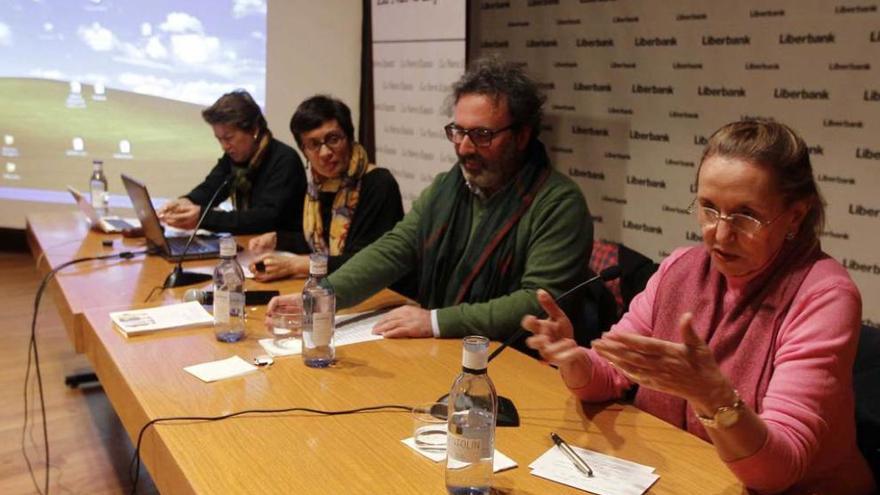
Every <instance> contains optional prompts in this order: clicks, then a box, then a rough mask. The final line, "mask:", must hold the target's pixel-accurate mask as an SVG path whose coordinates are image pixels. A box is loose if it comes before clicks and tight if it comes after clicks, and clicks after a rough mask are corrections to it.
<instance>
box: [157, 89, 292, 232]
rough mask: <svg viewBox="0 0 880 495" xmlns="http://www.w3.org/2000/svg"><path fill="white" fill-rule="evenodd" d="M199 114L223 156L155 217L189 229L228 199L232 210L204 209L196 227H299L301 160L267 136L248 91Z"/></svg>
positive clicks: (264, 229)
mask: <svg viewBox="0 0 880 495" xmlns="http://www.w3.org/2000/svg"><path fill="white" fill-rule="evenodd" d="M202 118H204V119H205V122H207V123H208V124H209V125H210V126H211V129H212V130H213V131H214V136H215V137H216V138H217V141H218V142H219V143H220V146H221V147H222V148H223V156H222V157H220V159H219V160H218V161H217V164H216V165H215V166H214V168H213V169H211V172H210V173H209V174H208V176H207V177H205V180H204V181H203V182H202V183H201V184H199V185H198V186H196V187H195V189H193V190H192V191H190V192H189V194H187V195H186V196H183V197H181V198H178V199H176V200H173V201H169V202H168V203H165V204H164V205H162V207H161V208H159V212H158V213H159V217H160V218H161V219H162V220H163V221H164V222H165V223H166V224H168V225H171V226H172V227H177V228H181V229H192V228H195V226H196V223H197V222H198V219H199V217H200V216H201V213H202V211H203V209H204V208H208V209H211V208H213V207H215V206H216V205H218V204H219V203H222V202H223V201H225V200H226V199H227V198H230V199H231V200H232V206H233V211H220V210H210V211H208V213H207V215H206V216H205V220H204V222H202V228H205V229H208V230H213V231H217V232H230V233H233V234H258V233H263V232H270V231H273V230H279V229H296V228H299V225H300V224H299V219H298V217H299V215H300V212H301V209H300V208H301V207H302V198H303V195H304V194H305V190H306V177H305V171H304V170H303V165H302V161H301V160H300V159H299V155H297V154H296V151H294V150H293V148H291V147H290V146H288V145H286V144H284V143H282V142H281V141H278V140H277V139H275V138H273V137H272V132H271V131H270V130H269V128H268V127H267V126H266V119H265V118H264V117H263V113H262V111H260V107H259V105H257V103H256V102H255V101H254V99H253V98H252V97H251V95H250V94H248V93H247V92H246V91H243V90H238V91H233V92H231V93H227V94H225V95H223V96H221V97H220V99H218V100H217V101H216V102H215V103H214V104H213V105H211V106H210V107H208V108H206V109H205V110H204V111H202ZM218 190H219V192H218ZM215 193H216V197H215ZM212 197H214V201H213V202H212V203H211V204H210V205H209V204H208V202H209V201H211V198H212Z"/></svg>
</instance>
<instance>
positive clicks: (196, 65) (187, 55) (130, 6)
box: [0, 0, 266, 105]
mask: <svg viewBox="0 0 880 495" xmlns="http://www.w3.org/2000/svg"><path fill="white" fill-rule="evenodd" d="M0 59H2V60H3V63H2V64H0V77H19V78H21V77H32V78H42V79H52V80H59V81H77V82H80V83H82V84H103V85H104V87H106V88H107V89H118V90H124V91H132V92H136V93H140V94H145V95H151V96H160V97H163V98H169V99H174V100H178V101H183V102H189V103H195V104H200V105H208V104H211V103H212V102H214V101H215V100H216V99H217V97H218V96H219V95H221V94H223V93H225V92H228V91H230V90H232V89H235V88H244V89H246V90H248V91H249V92H250V93H251V94H252V95H253V96H254V98H255V99H256V100H257V101H258V102H259V103H260V104H261V105H262V104H264V102H265V73H266V70H265V59H266V0H201V1H195V0H190V1H184V2H181V1H179V0H175V1H171V0H0Z"/></svg>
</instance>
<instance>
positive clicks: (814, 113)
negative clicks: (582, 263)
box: [469, 0, 880, 326]
mask: <svg viewBox="0 0 880 495" xmlns="http://www.w3.org/2000/svg"><path fill="white" fill-rule="evenodd" d="M470 16H471V17H470V19H471V31H470V33H469V35H470V47H471V55H472V57H479V56H482V55H487V54H491V53H497V54H499V55H500V56H501V57H503V58H505V59H507V60H511V61H514V62H516V63H518V64H521V65H522V66H523V67H524V68H525V69H526V70H527V71H528V72H529V73H530V74H531V75H532V76H533V77H535V78H536V79H537V80H538V81H539V82H540V85H541V87H542V89H543V90H544V91H545V93H546V94H547V97H548V100H547V105H546V116H545V117H546V118H545V128H544V129H543V132H542V138H543V139H544V141H545V144H547V146H548V149H549V151H550V154H551V158H552V160H553V162H554V164H555V166H556V167H557V169H559V170H560V171H564V172H565V173H567V174H568V175H569V176H570V177H572V178H573V179H574V180H575V181H576V182H578V184H580V186H581V189H582V190H583V192H584V195H585V196H586V198H587V201H588V203H589V205H590V210H591V212H592V213H593V214H594V218H593V221H594V223H595V227H596V236H597V238H603V239H608V240H613V241H617V242H623V243H624V244H626V245H628V246H631V247H632V248H634V249H636V250H638V251H641V252H643V253H645V254H646V255H648V256H650V257H652V258H654V259H655V260H660V259H661V258H663V257H665V256H666V255H668V254H669V252H671V250H672V249H674V248H675V247H677V246H681V245H686V244H689V243H694V242H699V241H700V240H701V237H700V229H699V227H698V225H697V222H696V220H695V218H694V217H693V216H692V215H689V214H688V212H687V208H688V205H689V204H690V203H691V201H692V200H693V198H694V193H695V188H694V179H695V172H696V167H697V165H699V160H700V155H701V152H702V150H703V147H704V145H705V144H706V140H707V138H708V136H710V135H711V133H712V132H713V131H715V130H716V129H717V128H719V127H720V126H722V125H723V124H725V123H727V122H731V121H735V120H740V119H746V118H753V117H763V118H773V119H776V120H778V121H781V122H784V123H787V124H789V125H790V126H792V127H793V128H794V129H796V130H797V131H798V132H799V133H800V134H801V135H802V136H803V137H804V139H805V140H806V141H807V144H808V145H809V146H810V154H811V159H812V163H813V167H814V172H815V175H816V178H817V180H818V181H819V186H820V188H821V191H822V193H823V194H824V197H825V200H826V201H827V204H828V207H827V213H828V219H827V224H826V230H825V232H824V234H823V236H822V244H823V247H824V249H825V250H826V251H827V252H829V253H830V254H832V255H833V256H835V257H836V258H837V259H838V260H839V261H840V262H841V263H842V264H843V265H844V266H845V267H846V268H847V269H848V270H849V272H850V274H851V275H852V277H853V279H854V280H855V281H856V283H857V284H858V286H859V288H860V289H861V291H862V297H863V300H864V315H863V316H864V320H865V322H866V323H870V324H873V325H875V326H876V325H877V324H878V323H880V306H878V305H876V304H872V302H875V301H877V300H878V298H880V250H878V249H877V246H878V245H880V195H878V194H877V191H878V183H880V141H878V135H880V134H878V131H880V77H878V66H880V13H878V3H877V2H866V1H861V2H860V1H843V0H841V1H839V2H822V1H816V0H813V1H801V0H787V1H776V2H772V5H771V4H770V3H768V2H765V1H761V0H743V1H741V2H702V1H696V0H694V1H684V2H674V5H672V4H670V3H669V2H626V1H615V0H579V1H574V0H572V1H559V0H555V1H554V0H518V1H495V0H479V1H473V2H471V4H470Z"/></svg>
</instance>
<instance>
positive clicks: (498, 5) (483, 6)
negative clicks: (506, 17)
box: [480, 2, 510, 10]
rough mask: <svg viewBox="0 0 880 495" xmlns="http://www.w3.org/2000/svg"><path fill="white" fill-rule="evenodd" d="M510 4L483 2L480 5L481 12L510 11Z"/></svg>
mask: <svg viewBox="0 0 880 495" xmlns="http://www.w3.org/2000/svg"><path fill="white" fill-rule="evenodd" d="M509 8H510V2H483V3H481V4H480V10H494V9H509Z"/></svg>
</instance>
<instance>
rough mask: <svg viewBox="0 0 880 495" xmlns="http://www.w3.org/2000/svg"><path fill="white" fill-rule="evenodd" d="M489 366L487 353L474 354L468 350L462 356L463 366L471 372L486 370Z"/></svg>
mask: <svg viewBox="0 0 880 495" xmlns="http://www.w3.org/2000/svg"><path fill="white" fill-rule="evenodd" d="M488 364H489V354H488V353H486V352H473V351H469V350H467V349H464V350H463V353H462V356H461V365H462V366H463V367H465V368H467V369H469V370H475V371H479V370H484V369H486V366H487V365H488Z"/></svg>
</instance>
